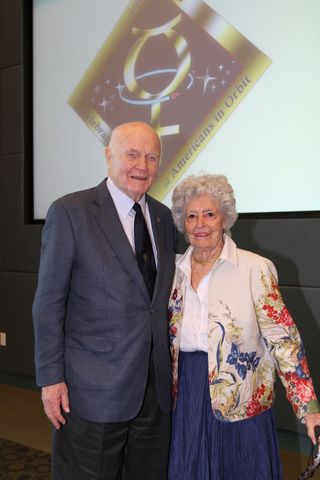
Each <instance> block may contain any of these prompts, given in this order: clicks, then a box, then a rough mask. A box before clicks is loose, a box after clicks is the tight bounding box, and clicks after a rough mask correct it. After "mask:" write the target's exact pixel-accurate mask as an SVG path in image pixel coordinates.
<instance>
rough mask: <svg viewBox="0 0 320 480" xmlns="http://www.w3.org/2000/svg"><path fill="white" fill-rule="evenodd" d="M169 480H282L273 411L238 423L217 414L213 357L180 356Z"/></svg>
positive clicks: (186, 354) (195, 354) (193, 354)
mask: <svg viewBox="0 0 320 480" xmlns="http://www.w3.org/2000/svg"><path fill="white" fill-rule="evenodd" d="M168 478H169V480H282V478H283V477H282V467H281V463H280V458H279V451H278V441H277V436H276V430H275V425H274V418H273V413H272V410H271V409H269V410H267V411H265V412H263V413H261V414H260V415H257V416H256V417H251V418H249V419H246V420H241V421H237V422H222V421H219V420H217V419H216V418H215V417H214V415H213V412H212V407H211V403H210V395H209V382H208V355H207V353H205V352H191V353H189V352H188V353H187V352H180V356H179V388H178V398H177V405H176V409H175V410H174V413H173V423H172V444H171V452H170V464H169V476H168Z"/></svg>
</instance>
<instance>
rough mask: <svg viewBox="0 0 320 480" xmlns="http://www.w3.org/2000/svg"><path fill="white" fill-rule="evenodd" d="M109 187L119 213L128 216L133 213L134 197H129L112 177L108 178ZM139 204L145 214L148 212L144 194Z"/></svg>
mask: <svg viewBox="0 0 320 480" xmlns="http://www.w3.org/2000/svg"><path fill="white" fill-rule="evenodd" d="M106 183H107V188H108V190H109V192H110V195H111V197H112V200H113V201H114V204H115V206H116V208H117V210H118V213H119V215H121V216H122V217H124V218H125V217H127V216H128V215H133V211H132V207H133V205H134V203H135V202H134V201H133V200H132V198H130V197H128V195H126V194H125V193H124V192H123V191H122V190H120V188H118V187H117V186H116V185H115V184H114V183H113V181H112V180H111V178H110V177H108V178H107V182H106ZM138 203H139V205H140V206H141V210H142V212H143V214H144V215H145V213H146V196H145V195H143V196H142V197H141V199H140V200H139V202H138Z"/></svg>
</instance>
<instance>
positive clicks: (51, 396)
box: [42, 382, 70, 430]
mask: <svg viewBox="0 0 320 480" xmlns="http://www.w3.org/2000/svg"><path fill="white" fill-rule="evenodd" d="M42 403H43V407H44V411H45V413H46V415H47V417H48V418H49V420H50V422H51V423H52V425H53V426H54V427H55V428H56V429H57V430H59V428H60V427H61V425H64V424H65V423H66V420H65V418H64V416H63V415H62V410H61V408H62V409H63V410H64V411H65V412H67V413H69V412H70V408H69V396H68V388H67V385H66V384H65V383H64V382H61V383H56V384H55V385H48V386H47V387H42Z"/></svg>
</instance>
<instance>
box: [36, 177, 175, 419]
mask: <svg viewBox="0 0 320 480" xmlns="http://www.w3.org/2000/svg"><path fill="white" fill-rule="evenodd" d="M147 202H148V206H149V211H150V216H151V220H152V227H153V232H154V237H155V241H156V245H157V251H158V270H157V279H156V285H155V290H154V295H153V298H152V301H150V298H149V295H148V292H147V289H146V286H145V283H144V280H143V277H142V275H141V273H140V270H139V267H138V265H137V262H136V259H135V256H134V253H133V250H132V248H131V245H130V243H129V241H128V239H127V237H126V234H125V232H124V230H123V228H122V225H121V222H120V219H119V217H118V214H117V211H116V208H115V206H114V203H113V200H112V198H111V196H110V194H109V191H108V189H107V187H106V184H105V180H104V181H103V182H101V184H100V185H98V186H97V187H96V188H91V189H89V190H84V191H81V192H76V193H72V194H70V195H66V196H65V197H62V198H60V199H58V200H56V201H55V202H54V203H53V204H52V205H51V207H50V208H49V211H48V214H47V219H46V223H45V227H44V229H43V234H42V251H41V260H40V268H39V278H38V288H37V291H36V295H35V300H34V304H33V318H34V330H35V359H36V374H37V384H38V385H39V386H44V385H51V384H55V383H58V382H62V381H65V382H66V383H67V386H68V389H69V398H70V405H71V409H73V411H74V412H75V413H76V414H78V415H79V416H80V417H82V418H84V419H87V420H91V421H98V422H114V421H124V420H128V419H131V418H134V417H135V416H136V415H137V413H138V411H139V409H140V407H141V405H142V401H143V396H144V392H145V387H146V381H147V373H148V365H149V354H150V347H151V342H153V353H154V360H155V370H156V379H157V391H158V398H159V402H160V406H161V408H162V409H163V410H164V411H168V410H170V408H171V366H170V353H169V342H168V326H167V305H168V297H169V293H170V289H171V284H172V279H173V273H174V257H175V229H174V226H173V223H172V220H171V213H170V210H169V209H168V208H167V207H165V206H164V205H162V204H161V203H160V202H158V201H156V200H155V199H153V198H152V197H149V196H147Z"/></svg>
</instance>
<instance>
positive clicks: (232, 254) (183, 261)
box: [176, 233, 238, 277]
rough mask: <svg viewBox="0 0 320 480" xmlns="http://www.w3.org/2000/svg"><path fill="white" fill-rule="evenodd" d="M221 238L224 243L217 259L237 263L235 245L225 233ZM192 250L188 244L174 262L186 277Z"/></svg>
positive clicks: (188, 272) (189, 269)
mask: <svg viewBox="0 0 320 480" xmlns="http://www.w3.org/2000/svg"><path fill="white" fill-rule="evenodd" d="M223 240H224V245H223V249H222V252H221V254H220V257H219V260H226V261H227V262H230V263H233V264H234V265H238V256H237V245H236V244H235V242H234V241H233V240H232V238H231V237H229V235H227V234H226V233H225V234H224V235H223ZM192 251H193V248H192V246H191V245H190V247H189V248H188V249H187V250H186V252H185V253H184V254H183V255H181V256H180V257H179V258H178V259H177V262H176V268H177V269H179V270H181V271H182V272H183V273H184V274H185V275H186V276H187V277H188V276H189V275H190V272H191V255H192Z"/></svg>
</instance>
